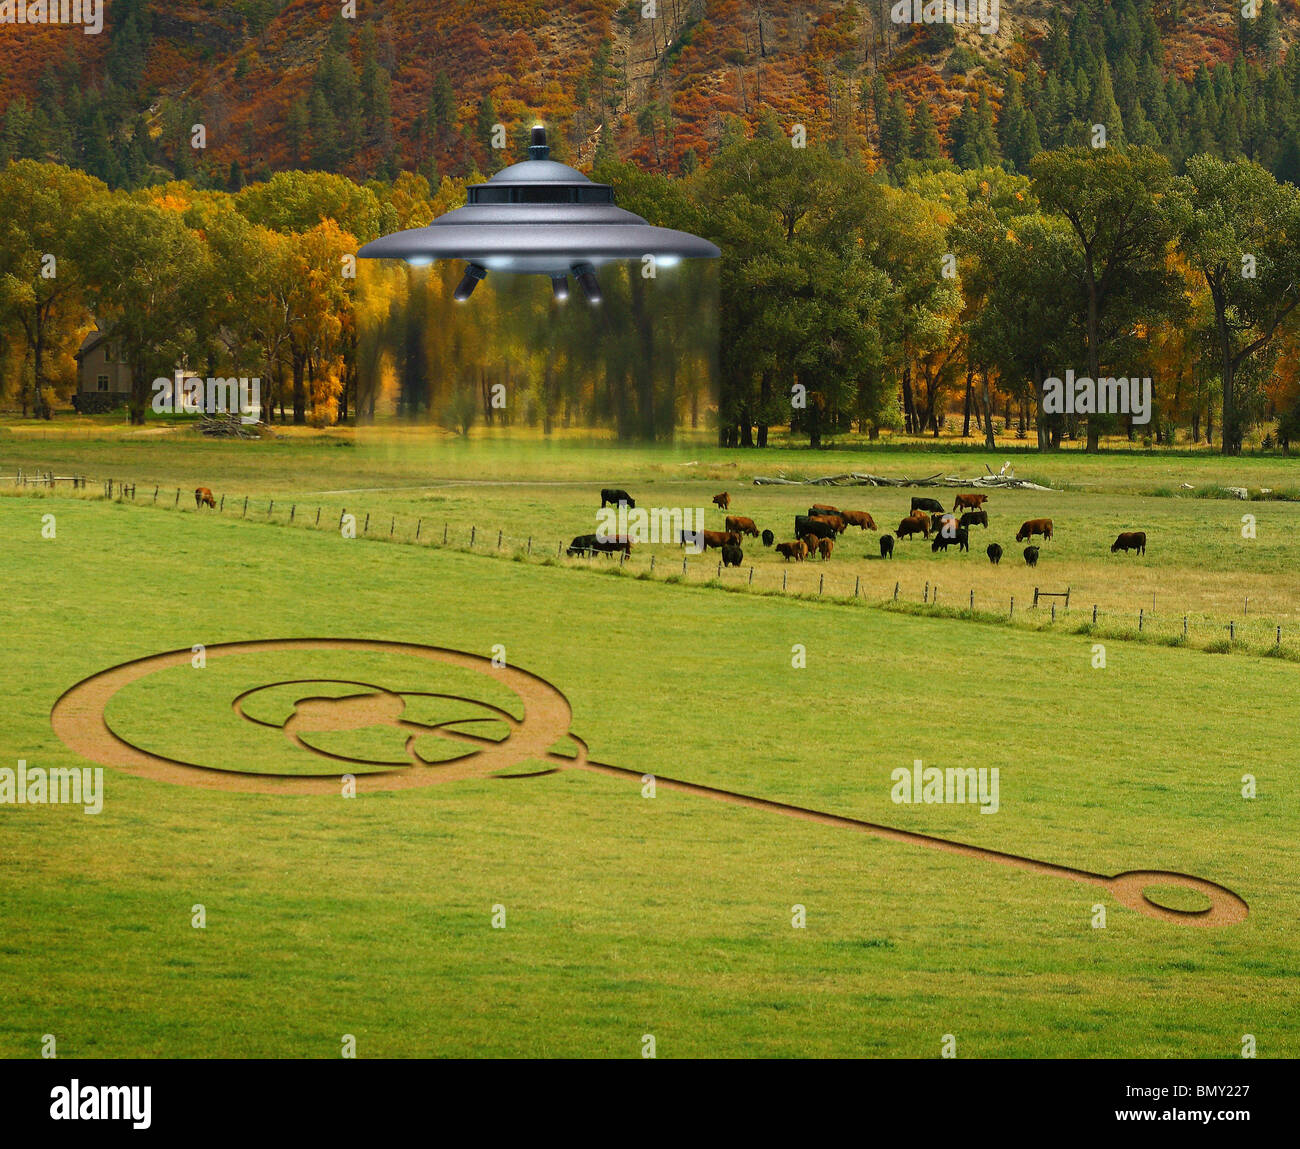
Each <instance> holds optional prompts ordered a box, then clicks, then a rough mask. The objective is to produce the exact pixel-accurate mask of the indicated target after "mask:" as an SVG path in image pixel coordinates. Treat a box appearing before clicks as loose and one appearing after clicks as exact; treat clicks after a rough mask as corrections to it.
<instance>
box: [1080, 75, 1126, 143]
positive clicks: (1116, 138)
mask: <svg viewBox="0 0 1300 1149" xmlns="http://www.w3.org/2000/svg"><path fill="white" fill-rule="evenodd" d="M1088 114H1089V115H1090V116H1091V117H1092V122H1093V123H1094V124H1105V125H1106V142H1107V144H1108V145H1114V144H1119V143H1122V142H1123V140H1124V118H1123V116H1121V115H1120V111H1119V104H1118V103H1116V101H1115V90H1114V88H1113V87H1112V86H1111V79H1110V65H1109V64H1107V63H1106V61H1105V60H1103V61H1102V62H1101V71H1100V73H1099V74H1098V76H1097V83H1096V84H1095V85H1094V86H1093V89H1092V100H1091V102H1090V104H1089V106H1088Z"/></svg>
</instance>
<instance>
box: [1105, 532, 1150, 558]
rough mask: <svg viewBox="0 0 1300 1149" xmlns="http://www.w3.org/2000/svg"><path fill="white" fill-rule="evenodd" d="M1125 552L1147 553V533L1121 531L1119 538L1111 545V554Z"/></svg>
mask: <svg viewBox="0 0 1300 1149" xmlns="http://www.w3.org/2000/svg"><path fill="white" fill-rule="evenodd" d="M1116 551H1123V552H1124V553H1125V554H1127V553H1128V552H1129V551H1137V553H1138V554H1140V555H1144V554H1146V553H1147V533H1146V531H1121V532H1120V536H1119V538H1117V539H1116V540H1115V542H1114V543H1113V544H1112V545H1111V548H1110V553H1111V554H1114V553H1115V552H1116Z"/></svg>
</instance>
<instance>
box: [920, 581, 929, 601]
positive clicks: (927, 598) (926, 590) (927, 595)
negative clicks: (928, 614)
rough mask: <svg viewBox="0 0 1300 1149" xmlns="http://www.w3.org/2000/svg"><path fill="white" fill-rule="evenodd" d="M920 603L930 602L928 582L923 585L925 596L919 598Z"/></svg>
mask: <svg viewBox="0 0 1300 1149" xmlns="http://www.w3.org/2000/svg"><path fill="white" fill-rule="evenodd" d="M921 601H922V602H929V601H930V583H929V581H928V580H927V581H926V584H925V594H924V595H922V596H921Z"/></svg>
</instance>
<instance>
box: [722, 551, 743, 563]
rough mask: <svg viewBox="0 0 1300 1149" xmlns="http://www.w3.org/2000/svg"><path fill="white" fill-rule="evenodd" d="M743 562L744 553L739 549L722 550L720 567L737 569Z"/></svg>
mask: <svg viewBox="0 0 1300 1149" xmlns="http://www.w3.org/2000/svg"><path fill="white" fill-rule="evenodd" d="M744 561H745V552H744V551H742V550H741V549H740V548H739V547H733V546H725V547H723V548H722V565H723V566H728V567H738V566H740V564H741V563H743V562H744Z"/></svg>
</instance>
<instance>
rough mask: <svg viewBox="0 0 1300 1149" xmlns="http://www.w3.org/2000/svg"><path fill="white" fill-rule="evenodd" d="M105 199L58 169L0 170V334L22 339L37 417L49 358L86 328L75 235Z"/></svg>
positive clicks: (45, 405) (24, 166) (43, 409)
mask: <svg viewBox="0 0 1300 1149" xmlns="http://www.w3.org/2000/svg"><path fill="white" fill-rule="evenodd" d="M107 195H108V189H107V188H106V187H105V186H104V185H103V184H102V183H101V182H100V181H99V180H97V179H95V178H93V177H92V176H88V175H85V174H83V173H81V172H73V171H69V170H68V169H67V168H65V167H60V166H58V165H56V164H42V163H37V162H35V161H34V160H19V161H17V162H16V163H12V164H10V165H9V166H8V167H7V168H5V169H3V170H0V328H9V329H13V328H16V329H17V330H19V331H20V332H21V333H22V338H23V341H24V343H25V346H26V350H27V352H28V353H29V354H30V355H31V357H32V364H33V369H34V381H33V383H34V396H35V413H36V415H37V416H38V417H39V418H45V419H48V418H49V417H50V404H49V400H48V397H47V395H46V388H47V387H48V386H49V383H50V379H49V377H48V375H47V373H46V366H47V363H48V361H49V359H50V357H51V355H54V354H58V353H59V352H60V351H63V352H67V351H70V350H71V349H72V344H73V342H74V340H75V339H76V337H77V335H78V334H79V333H80V332H81V331H82V330H84V329H85V327H86V326H87V323H86V319H87V311H86V306H85V303H84V299H83V294H84V291H85V286H86V284H85V267H84V263H83V260H82V258H81V256H82V255H83V253H84V249H83V248H82V247H81V246H80V245H79V244H78V243H77V242H76V236H77V233H78V229H79V227H80V226H81V221H82V219H83V217H84V215H85V213H86V212H87V211H89V210H91V209H92V208H93V207H94V206H95V205H96V204H97V203H99V202H101V201H102V200H103V199H105V198H106V197H107ZM128 266H129V265H128Z"/></svg>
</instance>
